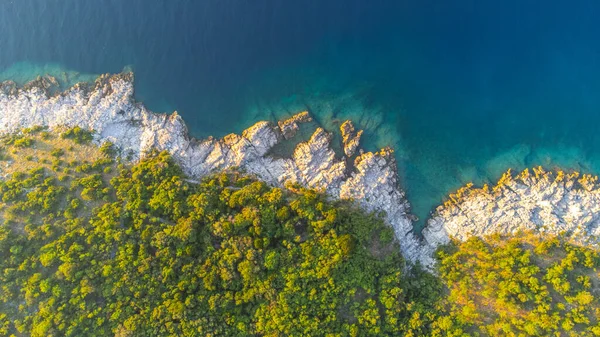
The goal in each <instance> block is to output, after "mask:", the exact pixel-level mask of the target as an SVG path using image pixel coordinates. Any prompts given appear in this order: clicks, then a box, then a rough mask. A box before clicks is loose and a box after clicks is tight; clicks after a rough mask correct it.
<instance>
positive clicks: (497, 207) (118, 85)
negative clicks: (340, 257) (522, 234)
mask: <svg viewBox="0 0 600 337" xmlns="http://www.w3.org/2000/svg"><path fill="white" fill-rule="evenodd" d="M311 122H312V118H311V116H310V114H309V113H308V112H301V113H299V114H297V115H295V116H293V117H291V118H289V119H287V120H283V121H279V122H278V123H272V122H268V121H262V122H258V123H256V124H254V125H252V126H251V127H249V128H248V129H246V130H245V131H243V132H242V133H241V134H239V135H238V134H230V135H227V136H225V137H223V138H222V139H215V138H207V139H202V140H199V139H195V138H192V137H191V136H190V135H189V134H188V129H187V127H186V125H185V123H184V122H183V120H182V118H181V117H180V116H179V115H178V114H177V113H176V112H175V113H173V114H171V115H167V114H157V113H153V112H152V111H149V110H148V109H147V108H145V107H144V105H143V104H142V103H140V102H136V100H135V98H134V84H133V74H132V73H122V74H117V75H102V76H100V77H99V78H98V79H97V80H96V81H95V82H94V83H80V84H76V85H74V86H73V87H71V88H68V89H66V90H65V91H61V90H59V89H58V83H57V81H56V80H55V79H54V78H52V77H50V76H46V77H39V78H38V79H36V80H34V81H32V82H30V83H28V84H26V85H25V86H23V87H18V86H17V85H16V84H15V83H14V82H11V81H7V82H4V83H2V84H0V134H7V133H14V132H19V130H21V129H22V128H25V127H31V126H36V125H41V126H47V127H49V128H56V127H63V126H67V127H73V126H79V127H81V128H85V129H90V130H93V131H94V134H95V139H96V141H97V142H98V143H101V142H104V141H111V142H112V143H114V144H115V145H117V146H118V147H119V148H120V149H121V150H122V151H123V152H124V153H127V154H128V155H129V156H130V157H131V158H132V159H134V160H135V159H136V158H140V157H143V156H144V154H145V153H146V152H147V151H149V150H150V149H153V148H155V149H157V150H168V151H169V152H170V153H171V154H172V155H173V157H174V158H175V159H176V160H177V161H178V162H179V163H180V165H181V166H182V167H183V168H184V170H185V171H186V173H187V174H188V175H189V176H190V177H194V178H201V177H203V176H206V175H208V174H210V173H213V172H216V171H220V170H227V169H239V170H242V171H245V172H247V173H250V174H253V175H256V176H257V177H258V178H259V179H261V180H264V181H266V182H268V183H270V184H272V185H275V186H284V185H285V184H286V183H288V182H291V183H298V184H301V185H302V186H306V187H310V188H316V189H319V190H322V191H323V192H325V193H326V194H328V195H329V196H331V197H332V198H336V199H352V200H355V201H356V202H357V203H358V204H359V205H360V206H361V207H363V208H364V209H365V210H367V211H373V212H382V213H383V214H385V220H386V221H387V223H388V224H389V225H390V226H392V227H393V229H394V231H395V234H396V237H397V239H398V241H399V243H400V246H401V250H402V253H403V254H404V256H405V257H407V258H408V259H409V260H411V261H420V262H421V263H423V264H424V265H428V266H429V265H431V264H432V263H433V258H432V255H433V252H434V251H435V249H436V248H437V247H438V246H439V245H440V244H445V243H448V242H449V241H450V239H451V238H456V239H458V240H465V239H467V238H468V237H469V236H471V235H478V236H482V235H486V234H492V233H496V232H500V233H503V234H508V233H514V232H518V231H522V230H534V231H538V232H545V233H552V234H558V233H565V234H567V235H570V236H571V237H572V238H573V239H574V240H576V241H578V242H581V243H584V244H594V245H597V243H598V239H597V236H598V235H599V234H600V229H599V228H598V227H599V221H600V220H599V218H600V216H599V214H600V213H599V212H600V188H599V186H598V183H597V181H596V180H597V178H594V177H591V176H588V175H579V174H577V173H571V174H568V173H565V172H562V171H557V172H546V171H544V170H542V169H541V168H536V169H534V170H533V171H532V172H530V171H529V170H526V171H524V172H522V173H521V174H519V175H516V176H515V175H512V174H511V173H510V171H509V172H508V173H507V174H505V175H504V177H503V178H502V179H501V180H500V181H499V183H498V185H497V186H495V187H489V186H484V187H483V188H473V186H472V185H468V186H466V187H464V188H462V189H460V190H459V191H457V192H456V193H454V194H452V195H450V197H449V199H448V200H447V201H446V202H445V203H444V204H443V205H442V206H439V207H438V208H437V209H436V210H435V212H434V213H433V214H432V217H431V218H430V219H429V220H428V222H427V225H426V227H425V228H424V230H423V233H422V234H423V239H420V238H419V233H415V232H414V230H413V220H414V217H413V216H412V215H411V214H410V206H409V203H408V201H407V200H406V198H405V193H404V191H403V190H402V188H401V186H400V184H399V179H398V174H397V172H396V162H395V159H394V154H393V150H392V149H390V148H384V149H381V150H380V151H378V152H365V151H363V150H361V149H360V148H359V143H360V138H361V135H362V131H360V130H356V129H355V127H354V125H353V124H352V122H351V121H346V122H344V123H342V124H341V126H340V132H341V136H342V137H341V144H334V143H333V142H334V137H333V135H332V134H331V133H329V132H327V131H325V130H324V129H323V128H321V127H318V126H315V127H314V132H313V133H312V136H310V137H309V138H308V139H299V138H298V137H299V135H298V133H299V130H300V128H301V126H302V125H312V124H306V123H311ZM294 141H295V142H294ZM286 142H288V143H290V142H291V144H292V147H291V149H292V150H291V151H287V152H288V153H285V154H283V155H281V154H280V153H278V155H275V154H274V149H276V148H277V147H278V146H281V145H282V144H286ZM338 145H339V146H338ZM337 147H339V148H341V151H337V152H336V151H335V150H334V148H337ZM1 173H2V172H1V171H0V176H1Z"/></svg>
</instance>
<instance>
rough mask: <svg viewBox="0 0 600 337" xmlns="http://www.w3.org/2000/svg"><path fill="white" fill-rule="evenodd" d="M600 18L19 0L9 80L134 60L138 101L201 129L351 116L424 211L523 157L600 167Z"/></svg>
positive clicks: (507, 10)
mask: <svg viewBox="0 0 600 337" xmlns="http://www.w3.org/2000/svg"><path fill="white" fill-rule="evenodd" d="M598 14H600V4H598V3H596V2H594V1H578V2H577V3H576V4H573V3H569V2H567V1H550V2H544V3H543V6H542V4H541V3H540V2H538V1H527V0H523V1H504V2H502V3H497V2H490V1H466V0H463V1H454V2H452V3H450V2H448V3H446V2H440V1H433V0H423V1H404V0H401V1H384V0H375V1H369V2H367V1H341V0H323V1H311V0H306V1H302V2H281V1H268V0H257V1H253V2H245V1H235V0H225V1H212V0H207V1H183V0H182V1H177V2H172V1H171V2H169V1H158V0H147V1H143V0H131V1H126V2H125V1H119V0H106V1H102V2H91V1H88V2H84V1H77V0H64V1H60V2H59V1H43V0H22V1H8V0H5V1H0V31H1V32H2V34H0V46H2V50H1V51H0V79H7V78H10V79H15V80H17V81H18V82H23V81H25V80H27V79H28V78H32V77H34V76H35V75H36V74H40V73H52V74H55V75H59V77H61V76H62V77H64V82H65V84H68V83H69V82H76V81H81V80H88V79H89V78H91V77H92V76H88V75H86V74H99V73H104V72H119V71H121V70H122V69H123V68H124V67H126V66H129V67H131V68H132V69H133V70H134V71H135V72H136V88H137V92H136V95H137V98H138V99H139V100H142V101H144V102H145V103H146V104H147V105H148V106H149V107H150V108H151V109H153V110H155V111H167V112H170V111H173V110H178V112H179V113H180V114H182V115H183V116H184V118H185V120H186V121H187V122H188V124H189V125H190V129H191V131H192V132H193V134H194V135H196V136H199V137H201V136H207V135H215V136H222V135H224V134H226V133H229V132H235V131H241V130H242V129H243V128H245V127H247V126H248V125H250V124H252V123H254V122H255V121H257V120H262V119H271V120H275V119H278V118H282V117H286V116H289V115H291V114H293V113H295V112H298V111H300V110H304V109H309V110H310V111H311V112H312V113H313V115H314V116H315V117H316V118H317V119H318V120H319V122H320V123H322V124H323V125H325V126H326V127H327V128H328V129H330V130H335V129H337V127H338V125H339V123H340V122H341V121H343V120H344V119H347V118H350V119H353V120H354V121H356V122H357V123H358V124H359V126H360V127H362V128H364V129H365V130H366V134H365V139H364V140H365V146H366V147H367V148H368V149H370V150H373V149H376V148H378V147H381V146H386V145H391V146H393V147H394V148H395V149H396V153H397V157H398V169H399V173H400V175H401V178H402V184H403V186H404V187H405V189H406V190H407V193H408V197H409V199H410V201H411V203H412V205H413V208H414V212H415V213H416V214H417V215H418V216H419V217H420V218H421V219H424V218H426V217H427V214H428V213H429V212H430V211H431V210H432V208H433V207H435V206H436V205H438V204H439V203H440V202H441V201H442V200H443V198H444V196H445V195H447V194H448V193H449V192H451V191H453V190H455V189H456V188H458V187H460V186H461V185H463V184H464V183H466V182H470V181H473V182H475V183H478V184H481V183H484V182H487V181H493V180H496V179H497V178H498V177H499V176H500V175H501V174H502V172H504V171H505V170H506V169H507V168H509V167H512V168H514V169H522V168H524V167H528V166H533V165H544V166H546V167H549V168H552V167H555V166H560V167H563V168H567V169H577V170H583V171H587V172H592V173H596V174H598V173H600V153H599V151H598V150H597V149H599V148H600V137H599V136H598V131H597V130H598V124H599V122H600V115H599V112H600V95H598V93H599V92H600V76H599V75H600V38H599V37H600V34H599V33H600V23H599V22H598V20H597V17H598ZM66 69H69V70H68V71H67V76H64V75H63V72H65V70H66ZM421 224H422V223H421ZM421 224H420V225H421Z"/></svg>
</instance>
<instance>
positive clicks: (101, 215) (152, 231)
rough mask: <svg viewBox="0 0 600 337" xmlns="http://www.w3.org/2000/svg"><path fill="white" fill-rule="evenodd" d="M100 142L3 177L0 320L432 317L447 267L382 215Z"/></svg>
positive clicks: (188, 329)
mask: <svg viewBox="0 0 600 337" xmlns="http://www.w3.org/2000/svg"><path fill="white" fill-rule="evenodd" d="M44 137H46V138H47V140H48V142H50V141H56V140H57V139H56V137H49V136H48V135H45V136H44ZM65 139H69V141H71V142H72V143H75V144H74V145H69V146H75V148H74V152H77V151H78V150H79V148H77V147H78V146H84V145H85V144H80V143H78V142H76V141H75V138H73V139H72V140H71V139H70V138H64V137H60V140H62V141H64V140H65ZM36 142H39V145H40V146H42V145H44V144H46V145H48V144H49V143H48V142H46V143H44V142H45V140H44V139H42V136H39V137H38V138H37V139H36ZM62 148H68V146H63V147H62ZM108 148H110V147H109V146H106V147H104V149H108ZM104 149H103V150H100V149H98V151H97V152H98V153H95V156H96V160H95V161H94V162H89V163H83V162H82V161H81V160H82V158H75V157H73V156H72V155H73V154H72V153H71V151H64V152H60V153H59V152H58V151H56V149H53V148H51V147H48V148H47V149H46V152H47V153H46V154H45V155H44V158H48V159H49V160H57V158H60V159H61V161H60V162H57V163H55V164H54V165H55V166H56V167H55V168H56V169H53V168H52V165H53V164H43V163H41V164H40V166H39V167H38V166H36V165H34V164H32V162H27V169H26V170H17V171H14V172H12V173H11V174H10V175H9V176H7V177H6V178H5V179H4V180H3V181H1V182H0V196H1V197H2V203H1V209H0V216H1V218H2V220H3V225H2V226H1V227H0V254H2V256H3V257H4V258H3V259H2V260H0V285H1V288H0V335H10V334H14V335H17V336H18V335H31V336H50V335H52V336H112V335H118V336H223V335H227V336H235V335H239V336H246V335H265V336H282V335H294V336H301V335H304V336H319V335H329V336H359V335H360V336H363V335H382V336H383V335H403V334H412V335H414V336H419V335H422V334H424V333H425V332H426V330H427V328H428V324H427V323H426V322H428V321H431V319H432V317H430V315H429V314H428V312H430V309H429V307H428V306H430V305H434V302H435V297H432V296H431V295H430V294H431V293H432V292H433V291H435V290H436V289H437V288H436V287H437V285H438V283H437V282H436V280H435V279H434V278H433V277H431V276H426V275H428V274H426V273H423V272H422V271H420V270H419V269H418V268H414V270H406V271H404V270H403V268H402V267H403V266H404V263H403V261H402V259H401V257H400V255H399V253H398V252H399V248H398V246H397V243H396V242H394V241H393V239H392V238H393V234H392V232H391V229H390V228H388V227H387V226H385V225H384V224H383V222H382V221H381V219H380V218H378V217H377V216H375V215H369V214H364V213H362V212H359V211H357V210H356V209H355V208H353V207H351V206H350V205H348V204H345V203H340V202H330V201H328V200H326V198H325V197H324V196H322V195H320V194H318V193H316V192H314V191H311V190H305V189H302V188H299V187H297V186H294V187H291V188H292V189H293V190H294V191H295V192H293V193H292V192H290V191H287V190H284V189H279V188H271V187H269V186H267V185H266V184H264V183H262V182H259V181H255V180H253V179H251V178H248V177H245V176H242V175H238V174H236V173H228V174H220V175H216V176H213V177H210V178H208V179H205V180H203V181H202V182H201V183H199V184H196V183H190V182H187V181H186V179H185V176H184V175H183V173H182V172H181V169H180V168H179V167H178V166H177V165H176V164H175V163H174V162H173V161H172V159H171V158H170V157H169V155H168V154H166V153H154V154H152V155H150V157H148V158H147V159H145V160H143V161H142V162H140V163H138V164H136V165H134V166H132V167H126V166H124V165H119V164H118V163H117V162H115V161H114V160H113V159H112V158H109V157H107V155H108V154H110V153H112V152H107V151H105V150H104ZM9 150H10V149H9ZM99 152H101V153H99ZM37 156H40V153H39V151H38V153H37ZM18 157H20V154H18V156H16V157H15V159H16V158H18ZM50 158H53V159H50ZM15 162H16V160H15ZM107 168H111V170H108V171H109V172H108V173H106V171H107V170H106V169H107ZM110 172H117V173H115V174H111V173H110ZM409 273H415V274H416V273H419V274H422V276H423V277H419V278H415V277H407V276H408V274H409ZM428 315H429V316H428Z"/></svg>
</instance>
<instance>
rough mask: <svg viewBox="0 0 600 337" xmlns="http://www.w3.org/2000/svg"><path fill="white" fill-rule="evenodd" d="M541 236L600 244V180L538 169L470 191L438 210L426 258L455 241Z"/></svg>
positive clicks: (430, 228)
mask: <svg viewBox="0 0 600 337" xmlns="http://www.w3.org/2000/svg"><path fill="white" fill-rule="evenodd" d="M518 231H536V232H539V233H542V234H544V233H547V234H553V235H557V234H561V233H564V234H566V235H567V236H569V237H570V238H571V239H572V240H573V241H575V242H577V243H580V244H584V245H591V246H595V247H598V244H599V243H600V237H599V235H600V185H599V184H598V183H597V177H592V176H590V175H580V174H579V173H571V174H568V173H565V172H562V171H556V172H545V171H544V170H543V169H542V168H535V169H533V172H530V171H529V170H525V171H523V172H522V173H521V174H519V175H516V176H513V175H512V174H511V173H510V171H509V172H508V173H506V174H505V175H504V176H503V177H502V179H501V180H500V181H499V182H498V185H497V186H495V187H493V188H489V187H488V186H484V187H483V188H479V189H477V188H473V187H472V186H471V185H468V186H466V187H464V188H462V189H461V190H459V191H458V192H457V193H455V194H453V195H451V196H450V200H448V201H447V202H446V203H445V204H444V205H442V206H440V207H438V208H437V210H436V212H435V214H434V215H433V217H432V218H431V219H429V221H428V223H427V226H426V227H425V228H424V230H423V236H424V239H425V247H424V251H423V255H424V256H425V255H427V254H431V253H432V252H433V251H434V250H435V249H436V247H438V246H439V245H440V244H445V243H448V242H449V241H450V238H455V239H458V240H461V241H464V240H466V239H468V238H469V237H470V236H473V235H476V236H485V235H489V234H493V233H501V234H511V233H516V232H518Z"/></svg>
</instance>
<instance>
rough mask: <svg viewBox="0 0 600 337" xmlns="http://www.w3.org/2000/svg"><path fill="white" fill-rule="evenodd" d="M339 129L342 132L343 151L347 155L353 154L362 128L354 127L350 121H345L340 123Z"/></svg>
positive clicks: (358, 143) (358, 142)
mask: <svg viewBox="0 0 600 337" xmlns="http://www.w3.org/2000/svg"><path fill="white" fill-rule="evenodd" d="M340 131H341V132H342V143H343V145H344V153H345V154H346V156H348V157H352V156H354V154H355V153H356V150H357V149H358V146H359V145H360V137H361V136H362V133H363V130H358V132H357V131H356V130H355V129H354V124H352V121H345V122H344V123H342V125H340Z"/></svg>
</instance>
